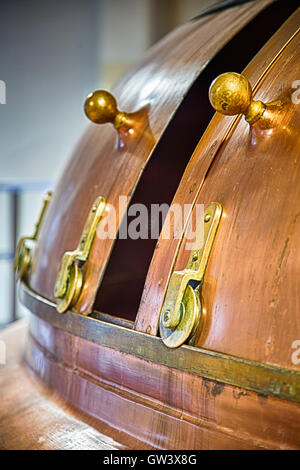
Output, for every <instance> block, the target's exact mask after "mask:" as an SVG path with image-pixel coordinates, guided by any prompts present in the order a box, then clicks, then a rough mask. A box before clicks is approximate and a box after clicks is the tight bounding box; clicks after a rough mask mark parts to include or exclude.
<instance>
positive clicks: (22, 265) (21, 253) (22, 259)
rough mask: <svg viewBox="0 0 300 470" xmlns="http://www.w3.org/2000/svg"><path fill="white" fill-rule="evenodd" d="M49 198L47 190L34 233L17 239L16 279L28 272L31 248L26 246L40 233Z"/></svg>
mask: <svg viewBox="0 0 300 470" xmlns="http://www.w3.org/2000/svg"><path fill="white" fill-rule="evenodd" d="M51 198H52V193H51V192H48V193H47V194H46V195H45V196H44V202H43V206H42V210H41V212H40V215H39V218H38V221H37V223H36V226H35V231H34V234H33V235H32V236H31V237H22V238H20V240H19V243H18V246H17V249H16V255H15V260H14V270H15V272H16V277H17V279H24V277H25V275H26V274H27V273H28V270H29V268H30V265H31V249H30V247H29V246H28V242H29V243H30V242H35V241H37V239H38V236H39V233H40V229H41V225H42V222H43V219H44V215H45V212H46V209H47V207H48V204H49V202H50V201H51Z"/></svg>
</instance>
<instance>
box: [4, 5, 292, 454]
mask: <svg viewBox="0 0 300 470" xmlns="http://www.w3.org/2000/svg"><path fill="white" fill-rule="evenodd" d="M293 3H294V2H291V3H290V5H289V7H287V6H286V5H284V2H275V3H274V2H272V1H271V0H264V1H259V2H249V3H245V4H243V5H239V6H236V7H234V8H230V9H227V10H224V11H221V12H216V13H212V14H210V15H207V16H203V17H201V18H199V19H196V20H194V21H191V22H189V23H187V24H186V25H184V26H181V27H180V28H178V29H177V30H175V31H174V32H172V33H171V34H170V35H168V36H167V37H166V38H165V39H163V40H162V41H160V42H159V43H158V44H157V45H156V46H154V47H153V48H152V49H150V51H149V52H148V53H147V54H146V55H145V57H144V59H143V60H142V61H141V63H140V64H138V65H137V66H136V67H135V68H134V69H133V70H131V71H130V72H128V73H127V74H126V75H125V77H123V78H122V79H121V80H120V82H119V83H118V84H117V85H116V87H115V88H114V90H113V93H114V95H115V96H116V98H117V102H118V107H119V108H120V109H121V110H122V111H123V110H125V111H126V112H128V113H131V114H130V119H131V126H130V127H129V128H126V127H122V126H121V127H120V128H119V129H118V131H116V130H115V129H114V128H113V126H112V125H111V124H104V125H101V126H97V125H95V124H91V125H90V127H89V128H88V130H87V131H86V133H85V134H84V135H83V137H82V138H81V140H80V142H79V144H78V145H77V147H76V149H75V151H74V154H73V156H72V158H71V160H70V162H69V164H68V166H67V167H66V169H65V172H64V174H63V175H62V178H61V180H60V182H59V183H58V185H57V187H56V189H55V191H54V195H53V198H52V200H51V202H50V204H49V208H47V211H46V213H45V217H44V219H43V222H42V224H41V231H40V234H39V237H38V240H37V242H36V248H35V250H34V253H33V255H32V260H31V264H30V268H29V269H28V272H27V273H26V275H24V276H23V278H22V280H21V282H20V286H19V289H20V296H21V300H22V302H23V303H24V305H25V306H27V308H28V309H29V310H30V311H31V313H32V315H31V319H30V334H29V336H28V339H27V343H26V344H27V346H26V369H27V370H29V371H31V372H32V377H33V379H34V381H33V382H31V379H28V377H27V376H26V372H25V368H24V366H23V365H19V366H17V368H16V366H14V367H12V368H11V369H10V368H9V367H8V371H7V372H6V374H3V375H2V378H0V381H1V383H2V387H3V390H4V391H5V396H4V401H3V406H1V407H0V419H1V415H3V416H4V414H5V413H6V414H7V409H8V410H10V409H11V410H12V409H13V407H15V406H16V403H18V400H21V398H19V397H18V394H17V393H15V392H13V391H14V390H15V388H16V383H15V382H14V377H17V376H18V377H19V379H18V383H20V384H23V387H25V392H24V390H23V395H24V394H25V397H27V396H28V403H29V406H33V404H31V402H30V398H29V397H30V396H31V397H32V396H33V395H34V396H39V397H40V398H39V400H44V402H45V403H48V400H53V397H51V396H49V394H50V393H51V392H50V390H52V391H54V392H55V393H57V394H58V395H59V396H60V397H62V398H63V399H64V400H66V402H67V405H66V404H63V402H61V401H60V400H61V398H55V400H56V401H55V405H54V404H53V405H52V406H53V410H52V411H51V410H50V411H49V406H50V405H48V404H47V405H46V408H47V411H45V413H47V416H48V418H47V419H49V423H50V424H49V428H48V430H44V431H43V433H44V434H43V436H44V441H43V442H44V444H39V445H38V444H37V443H36V441H35V440H34V439H33V440H32V441H30V442H29V440H27V441H26V437H24V442H27V444H26V445H27V446H28V447H29V448H47V446H49V447H51V445H50V444H47V442H49V439H50V436H51V433H53V428H51V419H50V418H51V416H52V420H53V422H56V421H55V420H57V419H58V418H57V416H58V414H59V412H58V409H59V408H60V407H62V408H63V409H64V407H66V408H67V412H68V413H71V412H70V409H71V410H73V408H70V406H71V407H74V410H75V409H76V410H80V412H81V413H85V414H84V415H83V414H81V415H78V414H77V415H76V419H78V420H79V421H81V422H82V423H88V425H91V426H92V427H93V428H95V429H97V430H98V431H99V432H100V433H102V435H103V436H106V437H107V439H108V437H109V438H111V439H113V440H114V445H115V447H116V448H122V446H124V447H126V448H135V449H138V448H145V449H147V448H158V449H263V448H267V449H278V448H280V449H292V448H293V449H294V448H299V447H300V425H299V423H300V411H299V402H300V371H299V367H300V365H299V363H298V361H297V354H296V348H297V344H298V343H297V341H299V346H300V320H299V313H300V290H299V282H298V279H299V275H298V274H299V268H298V267H299V266H300V254H299V249H298V246H299V241H300V225H299V214H300V185H299V180H300V161H299V156H300V136H299V120H300V108H299V106H298V104H297V102H296V101H297V98H295V97H296V94H295V92H296V82H297V80H298V79H300V77H299V76H298V75H297V74H298V67H297V66H298V63H297V52H298V51H299V46H300V42H299V34H298V32H299V22H300V10H299V9H298V10H296V9H295V5H294V4H293ZM295 4H296V2H295ZM267 19H268V21H266V20H267ZM238 51H239V53H238ZM232 70H234V71H236V72H243V75H244V76H245V77H247V78H248V80H249V82H250V84H251V86H252V90H253V99H254V100H261V101H262V102H264V103H270V102H275V101H276V102H278V101H280V106H278V108H277V107H275V108H274V112H273V108H272V111H270V112H269V111H268V113H269V114H268V113H265V114H264V115H263V117H261V118H260V119H258V120H257V121H256V122H255V123H253V124H251V125H249V123H248V122H246V120H245V119H244V118H243V117H242V116H241V115H234V116H224V115H221V114H219V113H216V114H215V115H213V109H212V108H211V106H210V103H209V101H208V88H209V85H210V83H211V81H212V79H213V78H215V76H217V75H219V74H220V73H222V72H228V71H232ZM267 109H269V108H267ZM211 118H212V119H211ZM128 129H132V132H128ZM99 196H102V197H103V198H105V200H106V201H107V202H108V203H109V204H112V205H117V202H118V198H119V197H120V196H126V197H127V201H128V207H130V206H132V205H133V204H136V203H143V204H145V205H146V206H147V207H150V205H151V204H159V203H160V204H161V203H164V202H167V203H168V204H171V203H172V204H179V205H183V204H187V205H190V207H191V209H190V220H192V219H193V218H194V217H195V210H196V209H195V208H196V205H197V204H204V205H205V208H207V207H208V205H209V204H210V203H211V202H217V203H219V204H220V206H222V208H223V212H222V216H221V217H220V220H219V226H218V229H217V233H216V236H215V239H214V241H213V245H212V248H211V252H210V254H209V259H208V262H207V266H206V270H205V275H204V278H203V282H202V280H201V285H200V287H201V289H200V290H197V295H199V299H200V301H201V309H202V316H203V319H202V320H203V321H202V320H201V328H200V327H198V329H196V330H195V332H194V334H193V336H192V337H191V336H189V338H188V340H187V341H185V342H184V344H182V345H181V346H179V347H174V348H170V347H168V346H167V345H166V344H165V343H164V342H163V341H162V339H161V337H160V334H161V332H160V329H159V324H160V316H161V315H162V314H163V312H164V305H165V304H164V302H165V299H166V298H168V295H169V293H168V292H169V291H168V289H169V288H170V287H169V286H170V283H171V279H172V275H173V273H174V272H182V271H184V270H185V268H186V266H187V264H188V258H189V256H190V251H188V250H186V243H187V239H186V231H185V227H184V226H183V227H181V228H179V236H178V237H177V238H172V239H165V238H163V237H162V235H160V237H159V238H158V240H155V239H154V240H135V241H132V240H122V239H120V238H117V239H116V240H115V239H105V240H103V239H101V238H99V237H98V236H97V234H96V236H95V238H94V239H93V240H92V243H91V247H90V251H89V254H88V257H87V259H84V260H81V261H80V262H79V264H78V266H79V268H80V269H81V275H82V282H83V285H82V288H81V290H80V293H79V294H78V298H76V302H75V303H74V304H73V305H72V307H71V308H70V309H69V310H68V311H67V312H65V313H58V312H57V311H56V301H57V299H56V297H55V295H54V288H55V283H56V279H57V276H58V271H59V266H60V264H61V260H62V257H63V255H64V253H65V252H69V251H73V250H75V249H76V247H77V246H78V243H79V241H80V237H81V234H82V231H83V228H84V225H85V223H86V220H87V217H88V214H89V211H90V209H91V207H92V205H93V202H94V201H95V199H96V198H97V197H99ZM128 207H127V206H126V205H125V206H124V208H123V212H122V213H120V214H119V215H118V218H117V225H116V234H117V232H118V229H119V225H120V222H121V219H122V216H123V215H124V213H126V211H127V210H128ZM102 223H104V222H102V219H100V222H99V225H98V229H99V227H100V228H101V224H102ZM98 229H97V230H98ZM76 269H77V268H76ZM68 279H70V278H68ZM68 282H69V281H68ZM197 288H199V285H198V287H197ZM191 289H193V287H191ZM204 312H205V315H204ZM201 318H202V317H201ZM299 355H300V354H299ZM18 360H19V359H18ZM14 374H15V375H14ZM40 380H41V381H42V382H43V383H44V385H46V386H47V389H44V388H43V387H44V386H43V385H41V384H38V383H35V382H36V381H37V382H39V381H40ZM24 384H25V385H24ZM31 389H32V392H30V390H31ZM12 396H13V398H12ZM53 403H54V402H53ZM54 407H56V408H55V409H54ZM68 407H69V408H68ZM74 410H73V411H72V413H73V414H72V416H73V415H74V413H75V414H76V413H78V411H74ZM32 413H33V414H32V416H33V417H32V420H33V421H34V422H35V427H36V433H38V432H40V431H39V430H40V429H41V426H42V421H41V420H42V418H41V415H39V414H37V413H34V412H32ZM49 413H50V415H49ZM51 413H52V415H51ZM55 413H56V414H55ZM8 415H9V412H8ZM49 416H50V418H49ZM3 419H4V418H3ZM5 419H6V421H5V423H7V424H6V426H4V435H5V439H6V442H7V444H6V445H7V446H8V448H20V445H24V443H23V444H20V442H19V441H17V440H16V436H15V435H14V432H15V431H14V429H16V426H15V424H14V428H13V427H12V425H11V424H10V421H9V419H8V418H7V417H6V418H5ZM68 419H70V420H71V418H70V417H69V418H68ZM72 419H73V418H72ZM11 423H13V420H12V419H11ZM19 423H20V424H19V426H20V429H22V427H24V428H25V426H26V416H22V415H20V419H19ZM22 423H23V424H22ZM72 425H74V423H73V424H72ZM70 426H71V424H70ZM82 426H83V424H82ZM70 439H71V440H72V435H71V434H70ZM74 439H75V438H74ZM54 442H55V444H53V445H54V446H56V448H57V447H60V448H64V444H63V443H61V442H60V441H59V439H56V440H55V441H54ZM86 446H87V447H88V446H89V443H87V444H86ZM103 446H104V448H105V444H103Z"/></svg>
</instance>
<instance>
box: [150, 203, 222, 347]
mask: <svg viewBox="0 0 300 470" xmlns="http://www.w3.org/2000/svg"><path fill="white" fill-rule="evenodd" d="M221 215H222V206H221V204H219V203H217V202H213V203H211V204H210V205H209V206H208V207H207V209H206V210H205V212H204V237H203V240H201V241H202V242H203V243H202V246H199V240H197V238H196V242H195V244H194V246H193V249H192V252H191V255H190V257H189V261H188V263H187V266H186V268H185V269H184V270H183V271H174V272H173V274H172V276H171V278H170V282H169V286H168V290H167V293H166V297H165V301H164V304H163V307H162V310H161V314H160V321H159V329H160V336H161V338H162V340H163V342H164V343H165V345H166V346H168V347H169V348H177V347H178V346H181V345H182V344H183V343H185V342H187V341H191V340H192V339H193V337H194V335H195V333H196V331H197V329H198V327H199V325H200V323H201V320H202V319H203V312H202V307H201V301H200V296H199V288H200V287H201V285H202V283H203V279H204V274H205V270H206V266H207V263H208V258H209V255H210V252H211V249H212V245H213V242H214V238H215V235H216V232H217V229H218V226H219V222H220V219H221Z"/></svg>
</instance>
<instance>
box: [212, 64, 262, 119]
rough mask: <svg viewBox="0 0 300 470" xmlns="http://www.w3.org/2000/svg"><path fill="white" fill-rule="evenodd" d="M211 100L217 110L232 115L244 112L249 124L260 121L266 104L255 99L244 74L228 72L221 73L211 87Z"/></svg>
mask: <svg viewBox="0 0 300 470" xmlns="http://www.w3.org/2000/svg"><path fill="white" fill-rule="evenodd" d="M209 100H210V102H211V105H212V106H213V107H214V108H215V110H216V111H218V112H219V113H222V114H226V115H229V116H232V115H234V114H244V115H245V118H246V120H247V121H248V122H249V124H254V123H255V122H256V121H258V120H259V119H260V118H261V117H262V115H263V114H264V112H265V109H266V104H264V103H263V102H262V101H254V100H253V97H252V88H251V85H250V83H249V81H248V79H247V78H246V77H244V75H241V74H239V73H235V72H227V73H223V74H222V75H219V76H218V77H217V78H215V80H214V81H213V82H212V84H211V85H210V88H209Z"/></svg>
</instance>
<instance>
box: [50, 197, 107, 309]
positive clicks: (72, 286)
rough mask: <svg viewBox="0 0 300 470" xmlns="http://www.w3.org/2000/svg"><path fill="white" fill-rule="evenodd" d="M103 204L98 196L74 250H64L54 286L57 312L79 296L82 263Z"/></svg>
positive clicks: (103, 201)
mask: <svg viewBox="0 0 300 470" xmlns="http://www.w3.org/2000/svg"><path fill="white" fill-rule="evenodd" d="M105 205H106V201H105V199H104V198H103V197H101V196H99V197H98V198H97V199H96V201H95V202H94V204H93V206H92V209H91V210H90V213H89V215H88V218H87V221H86V224H85V226H84V229H83V232H82V235H81V238H80V242H79V245H78V247H77V248H76V250H74V251H66V252H65V254H64V255H63V257H62V260H61V263H60V268H59V270H58V274H57V278H56V282H55V287H54V296H55V299H56V309H57V311H58V312H59V313H63V312H66V311H67V310H68V309H69V308H71V307H73V306H74V305H75V303H76V302H77V299H78V298H79V295H80V292H81V289H82V287H83V274H82V265H83V263H85V262H86V261H87V259H88V257H89V254H90V249H91V246H92V243H93V240H94V237H95V234H96V230H97V226H98V223H99V221H100V219H101V216H102V215H103V212H104V209H105Z"/></svg>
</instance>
